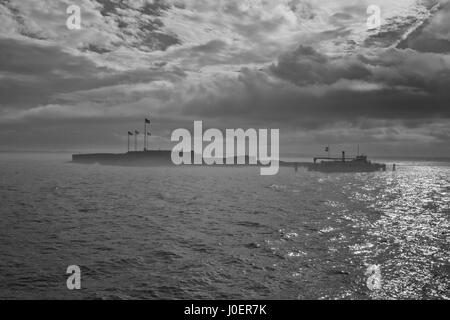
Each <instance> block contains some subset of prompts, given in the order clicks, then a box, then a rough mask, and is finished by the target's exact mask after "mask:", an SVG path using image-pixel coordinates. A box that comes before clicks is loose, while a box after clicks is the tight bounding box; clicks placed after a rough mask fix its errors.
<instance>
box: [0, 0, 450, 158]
mask: <svg viewBox="0 0 450 320" xmlns="http://www.w3.org/2000/svg"><path fill="white" fill-rule="evenodd" d="M68 2H69V1H66V2H61V3H58V4H57V5H53V3H54V2H50V1H49V2H46V5H43V4H42V3H43V2H39V3H40V4H41V5H40V6H39V7H38V6H37V5H36V4H37V2H34V1H31V0H24V1H21V2H18V3H17V5H16V6H15V8H14V10H13V9H12V6H9V5H8V6H4V5H3V4H0V16H1V17H2V18H3V19H2V20H0V25H1V26H2V36H1V37H0V48H1V50H0V58H1V59H0V96H1V100H0V115H1V118H0V122H1V123H2V130H3V131H2V130H0V133H1V134H2V136H0V138H1V139H0V140H1V141H0V144H3V145H5V144H7V143H8V141H9V140H12V141H14V139H19V138H17V137H16V136H17V135H20V132H21V130H18V128H20V126H22V125H27V129H28V130H29V131H30V133H29V134H28V136H27V138H28V139H22V140H23V141H29V142H30V141H33V143H38V142H39V139H40V138H39V136H36V137H30V136H31V135H32V132H33V131H34V132H39V134H40V135H41V137H43V138H41V140H45V141H51V140H52V138H51V137H52V136H53V135H58V137H60V133H61V132H65V134H66V135H67V139H66V140H65V141H70V143H71V144H74V145H75V144H76V141H77V139H78V141H79V143H80V144H82V143H83V141H85V140H89V138H88V137H89V136H92V137H93V139H94V137H95V138H98V139H100V140H101V141H103V142H105V143H109V142H111V141H109V142H108V132H114V134H116V135H117V136H116V137H115V138H114V139H115V140H114V142H115V143H122V142H123V140H121V139H123V137H122V133H123V132H126V130H127V129H129V127H132V126H134V124H133V123H134V121H135V120H134V119H140V118H142V116H143V115H148V114H149V113H151V114H152V116H153V117H154V118H153V119H157V121H156V122H157V123H158V125H159V127H158V128H160V129H161V130H162V131H161V134H162V132H164V134H167V135H168V134H170V132H167V130H168V128H169V129H170V128H172V125H174V124H175V123H176V125H177V126H180V127H190V126H191V124H192V120H204V121H205V125H210V126H216V127H221V128H224V127H229V128H232V127H237V126H240V127H252V126H254V127H266V128H267V127H273V128H280V129H282V132H283V135H284V137H286V135H288V137H287V138H286V139H287V141H291V142H292V143H293V144H296V143H297V142H296V141H303V142H304V143H305V144H306V143H309V144H317V143H323V142H325V141H329V142H330V143H331V142H338V141H351V142H352V143H353V142H355V141H360V142H361V143H364V141H365V142H367V143H372V142H373V143H379V144H381V143H386V144H388V142H387V141H391V142H392V145H391V147H392V150H394V145H395V144H396V143H398V145H401V143H400V142H401V141H403V142H405V143H406V142H408V143H410V146H411V145H413V143H414V141H416V142H417V143H421V144H422V146H425V145H432V146H434V147H435V148H438V147H440V146H441V145H440V144H441V143H443V141H444V140H445V139H448V135H449V133H448V129H446V124H448V123H449V118H450V114H449V108H448V107H447V105H448V102H449V101H450V93H449V92H448V91H449V90H448V88H449V87H450V80H449V79H450V59H449V56H448V55H446V54H445V53H446V52H448V51H447V44H446V43H447V41H448V39H449V37H448V35H449V34H450V32H449V30H450V25H449V24H448V22H447V20H448V19H446V17H448V16H449V14H450V12H449V11H448V9H447V7H445V9H442V10H441V11H437V12H434V11H433V12H431V11H429V8H431V7H432V6H433V5H434V4H435V1H429V3H428V4H427V5H425V6H424V5H423V2H422V1H414V0H398V1H396V2H395V4H394V3H393V2H392V3H391V2H389V1H381V0H374V2H375V3H374V4H376V3H378V4H381V5H382V9H383V13H384V14H385V15H386V16H387V19H386V21H384V24H383V26H381V28H380V29H379V30H378V31H368V30H367V27H366V23H365V22H366V19H367V12H366V10H367V5H368V3H369V1H353V0H339V1H338V2H336V1H330V0H327V1H321V2H320V3H319V2H317V3H316V2H313V1H309V0H292V1H275V0H274V1H267V2H259V1H255V2H253V1H250V2H249V3H244V2H242V1H238V0H229V1H228V0H227V1H225V2H223V1H222V2H220V3H216V2H211V1H204V0H186V1H176V0H175V1H157V2H154V1H153V2H152V1H118V0H117V1H113V0H101V1H100V0H99V1H92V0H85V1H83V2H82V11H83V27H84V29H83V30H81V31H79V32H72V31H69V30H66V28H61V25H62V24H63V22H64V21H65V19H66V12H65V7H66V5H67V3H68ZM50 3H52V5H50ZM179 4H182V5H179ZM370 4H372V1H370ZM12 11H14V12H17V13H18V14H20V17H24V18H23V19H19V18H17V17H18V15H16V14H12ZM425 20H427V22H426V24H423V25H422V27H419V28H417V26H418V25H420V24H421V23H422V22H423V21H425ZM24 30H25V31H26V32H28V33H29V34H33V35H42V39H45V40H41V41H40V40H36V37H34V36H33V37H31V36H27V34H26V33H24V32H23V31H24ZM410 31H413V32H412V33H409V32H410ZM3 35H4V36H3ZM13 39H15V40H13ZM401 39H404V41H403V42H402V41H401ZM399 43H400V44H399ZM299 44H301V45H299ZM5 128H6V129H5ZM77 128H82V129H80V130H82V131H83V132H82V133H80V132H79V131H80V130H78V129H77ZM115 128H117V130H116V129H115ZM163 128H166V129H164V130H165V131H164V130H163ZM69 129H70V130H69ZM100 131H101V133H99V132H100ZM11 132H12V133H11ZM283 135H282V139H283ZM289 135H290V138H289ZM77 137H78V138H77ZM111 139H112V138H111ZM289 139H291V140H289ZM302 139H303V140H302ZM125 142H126V141H125ZM24 143H25V142H24ZM49 144H51V143H49ZM398 145H395V146H396V147H398ZM430 148H432V147H430Z"/></svg>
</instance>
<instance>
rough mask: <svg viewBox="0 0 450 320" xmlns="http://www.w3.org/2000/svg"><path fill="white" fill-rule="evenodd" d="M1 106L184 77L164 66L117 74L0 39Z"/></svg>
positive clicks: (52, 50)
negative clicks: (84, 91) (2, 75)
mask: <svg viewBox="0 0 450 320" xmlns="http://www.w3.org/2000/svg"><path fill="white" fill-rule="evenodd" d="M0 47H1V51H0V74H1V73H4V74H5V76H4V78H3V79H1V81H0V96H1V97H2V99H1V101H0V106H1V107H3V108H8V109H12V108H14V109H17V108H30V107H33V106H36V105H40V104H48V103H52V102H55V101H56V102H57V101H59V100H60V99H59V100H58V99H56V98H58V97H64V94H68V93H71V92H78V91H82V90H94V89H99V88H103V87H109V86H114V85H118V84H133V83H145V82H152V81H156V80H161V79H170V80H171V81H177V79H180V78H183V77H184V76H185V74H184V72H183V71H182V70H180V69H177V68H175V69H172V70H171V71H170V72H169V71H167V70H162V69H161V67H164V64H162V65H159V64H155V66H154V67H149V68H148V69H138V70H129V71H123V72H117V71H115V70H111V69H109V68H107V67H102V66H98V65H96V64H95V63H94V62H93V61H92V60H90V59H87V58H86V57H83V56H76V55H73V54H70V53H68V52H66V51H64V50H63V49H62V48H61V47H58V46H48V45H42V44H38V43H29V42H27V43H24V42H22V41H19V40H13V39H0Z"/></svg>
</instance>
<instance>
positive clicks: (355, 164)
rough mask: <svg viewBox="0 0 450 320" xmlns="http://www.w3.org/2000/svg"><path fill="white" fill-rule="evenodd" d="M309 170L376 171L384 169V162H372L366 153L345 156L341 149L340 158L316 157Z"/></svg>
mask: <svg viewBox="0 0 450 320" xmlns="http://www.w3.org/2000/svg"><path fill="white" fill-rule="evenodd" d="M313 160H314V162H313V164H312V165H311V166H308V169H309V170H310V171H319V172H376V171H386V164H384V163H374V162H371V161H369V160H368V159H367V156H366V155H358V156H356V157H354V158H347V157H346V156H345V151H342V157H341V158H333V157H316V158H314V159H313Z"/></svg>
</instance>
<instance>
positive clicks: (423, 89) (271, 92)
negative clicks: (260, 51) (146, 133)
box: [185, 46, 450, 129]
mask: <svg viewBox="0 0 450 320" xmlns="http://www.w3.org/2000/svg"><path fill="white" fill-rule="evenodd" d="M449 68H450V61H449V60H448V59H447V60H442V57H441V56H439V55H435V54H422V53H415V52H413V51H408V50H406V51H400V50H396V49H392V50H389V51H385V52H383V53H381V54H380V55H378V56H373V57H365V56H362V55H355V56H348V57H344V58H334V59H332V58H328V57H327V56H325V55H322V54H320V53H318V52H317V51H315V50H314V49H313V48H309V47H304V46H300V47H299V48H298V49H296V50H294V51H292V52H289V53H286V54H283V55H281V56H280V58H279V60H278V62H277V63H275V64H273V65H272V66H271V67H270V68H269V69H268V70H266V71H255V70H252V69H248V68H245V69H242V71H241V74H240V76H239V77H238V78H236V79H226V78H225V79H224V78H219V79H218V80H217V82H215V83H212V84H211V85H210V86H206V87H203V88H202V90H199V92H198V94H196V95H195V98H194V99H193V100H192V101H189V102H188V103H187V104H186V109H185V113H186V114H197V115H199V116H200V115H203V116H208V117H215V116H220V117H240V118H241V119H242V118H246V119H248V120H249V121H251V120H254V121H258V120H262V121H268V122H269V121H279V122H283V123H290V124H291V125H297V126H298V127H303V128H305V129H317V128H321V127H325V126H328V125H329V124H332V123H335V122H339V121H346V122H348V123H352V124H353V125H360V124H361V120H362V119H395V120H399V121H400V122H404V123H405V125H408V123H409V120H419V121H421V122H422V123H424V122H426V121H432V119H435V118H437V117H440V118H443V119H448V118H450V108H449V107H448V102H449V101H450V93H449V91H448V88H449V87H450V72H449V71H450V69H449Z"/></svg>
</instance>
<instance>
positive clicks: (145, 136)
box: [144, 119, 147, 151]
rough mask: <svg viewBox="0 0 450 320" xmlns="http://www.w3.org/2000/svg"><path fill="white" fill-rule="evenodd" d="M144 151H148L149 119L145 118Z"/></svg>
mask: <svg viewBox="0 0 450 320" xmlns="http://www.w3.org/2000/svg"><path fill="white" fill-rule="evenodd" d="M144 151H147V119H145V120H144Z"/></svg>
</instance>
